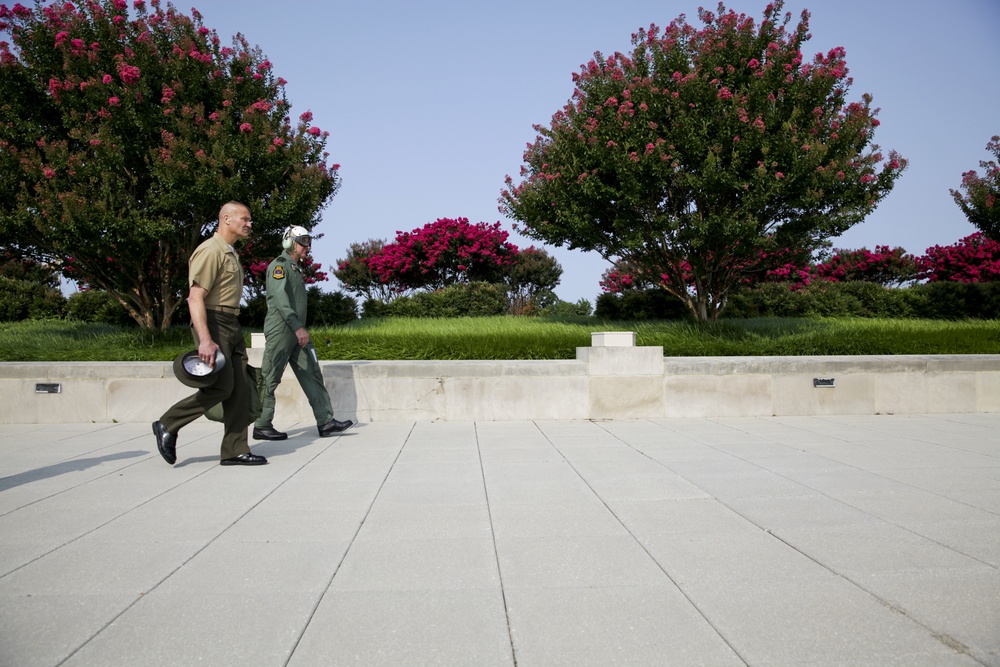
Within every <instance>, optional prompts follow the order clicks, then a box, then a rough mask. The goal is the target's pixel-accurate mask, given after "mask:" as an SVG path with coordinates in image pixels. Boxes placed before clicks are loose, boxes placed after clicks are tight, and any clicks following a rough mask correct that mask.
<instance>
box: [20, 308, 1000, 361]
mask: <svg viewBox="0 0 1000 667" xmlns="http://www.w3.org/2000/svg"><path fill="white" fill-rule="evenodd" d="M595 331H635V332H636V344H637V345H652V346H657V345H658V346H662V347H663V353H664V355H666V356H682V357H683V356H797V355H870V354H880V355H881V354H889V355H893V354H1000V321H997V320H965V321H959V322H952V321H941V320H913V319H900V320H891V319H862V318H794V319H793V318H787V319H778V318H775V319H768V318H759V319H747V320H724V321H722V322H720V323H718V324H715V325H698V324H694V323H691V322H683V321H656V322H649V321H643V322H621V321H615V322H605V321H602V320H598V319H595V318H574V319H548V318H522V317H475V318H471V317H470V318H447V319H423V318H421V319H406V318H387V319H365V320H357V321H355V322H353V323H351V324H348V325H345V326H341V327H329V328H314V329H312V330H311V331H310V333H311V335H312V338H313V342H314V344H315V345H316V350H317V352H318V354H319V357H320V358H321V359H325V360H336V359H341V360H391V359H442V360H454V359H486V360H489V359H498V360H499V359H572V358H574V357H575V356H576V348H577V347H587V346H589V345H590V340H591V336H590V335H591V333H592V332H595ZM193 347H194V344H193V342H192V339H191V333H190V330H189V329H188V328H187V327H183V326H178V327H173V328H171V329H170V330H169V331H166V332H143V331H140V330H138V329H133V328H120V327H114V326H110V325H95V324H83V323H79V322H67V321H62V320H54V321H28V322H16V323H5V324H0V360H2V361H168V360H170V359H173V358H174V356H176V355H177V354H178V353H180V352H183V351H186V350H190V349H192V348H193Z"/></svg>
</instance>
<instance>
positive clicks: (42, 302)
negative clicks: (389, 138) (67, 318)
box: [0, 276, 66, 322]
mask: <svg viewBox="0 0 1000 667" xmlns="http://www.w3.org/2000/svg"><path fill="white" fill-rule="evenodd" d="M65 311H66V297H64V296H63V295H62V292H60V291H59V290H58V289H55V288H54V287H49V286H47V285H43V284H42V283H38V282H34V281H29V280H18V279H16V278H7V277H5V276H0V322H20V321H21V320H45V319H51V318H61V317H63V315H64V314H65Z"/></svg>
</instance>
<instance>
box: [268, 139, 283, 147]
mask: <svg viewBox="0 0 1000 667" xmlns="http://www.w3.org/2000/svg"><path fill="white" fill-rule="evenodd" d="M271 143H272V144H274V145H275V146H284V145H285V140H284V139H282V138H281V137H275V138H274V141H272V142H271Z"/></svg>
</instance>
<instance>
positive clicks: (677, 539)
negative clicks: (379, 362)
mask: <svg viewBox="0 0 1000 667" xmlns="http://www.w3.org/2000/svg"><path fill="white" fill-rule="evenodd" d="M276 426H277V427H278V428H279V429H281V430H287V431H288V432H289V439H288V440H286V441H282V442H251V444H252V446H253V449H254V451H256V452H258V453H262V454H264V455H265V456H268V457H269V458H270V461H271V463H270V465H268V466H261V467H257V468H224V467H220V466H219V465H218V445H219V441H220V439H221V425H218V424H215V423H209V422H204V423H202V422H201V421H198V422H195V423H194V424H191V425H190V426H189V427H187V428H185V429H184V430H183V431H182V433H181V439H180V442H181V448H180V450H179V454H180V456H179V459H180V460H179V461H178V464H177V465H175V466H168V465H166V464H165V463H164V462H163V461H162V459H161V458H160V457H159V455H158V454H157V452H156V450H155V442H154V440H153V437H152V434H151V433H150V432H149V425H148V424H100V425H95V424H78V425H73V424H41V425H19V424H11V425H0V664H5V665H6V664H11V665H18V666H20V665H43V666H49V665H62V664H65V665H108V664H171V665H174V664H213V665H246V664H254V665H314V664H330V665H341V664H344V665H346V664H351V665H393V666H395V665H401V664H408V665H409V664H414V665H417V664H444V665H477V666H478V665H504V666H509V665H514V664H517V665H518V666H519V667H525V666H534V665H540V666H542V667H547V666H549V665H557V664H572V665H575V666H576V665H582V666H584V667H586V666H589V665H601V666H604V665H615V664H622V665H647V664H648V665H664V664H667V665H669V664H677V665H729V664H733V665H754V666H758V665H759V666H767V667H773V666H779V665H780V666H784V665H788V666H789V667H791V666H793V665H794V666H799V665H810V666H820V667H822V666H826V665H830V666H833V665H844V664H863V665H868V664H872V665H907V666H909V665H972V666H975V665H980V666H982V665H994V666H1000V574H998V573H1000V562H998V561H1000V556H998V554H1000V510H998V505H1000V503H998V496H1000V436H998V435H997V434H998V433H1000V414H992V415H991V414H970V415H963V414H948V415H916V416H908V415H883V416H872V415H865V416H857V417H855V416H840V415H830V416H822V417H776V418H767V417H753V418H746V417H739V418H705V419H655V420H649V419H641V420H617V421H514V422H440V423H431V422H387V423H380V422H373V423H366V424H361V425H357V426H356V427H355V428H352V429H350V430H349V431H347V432H345V433H344V434H342V435H340V436H337V437H334V438H319V437H318V434H317V433H316V430H315V427H314V426H313V425H312V424H311V423H308V422H306V423H302V422H285V423H276Z"/></svg>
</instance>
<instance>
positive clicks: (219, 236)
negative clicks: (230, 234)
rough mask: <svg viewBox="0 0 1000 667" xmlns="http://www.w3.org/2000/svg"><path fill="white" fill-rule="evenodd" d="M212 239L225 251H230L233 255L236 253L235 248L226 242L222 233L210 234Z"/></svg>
mask: <svg viewBox="0 0 1000 667" xmlns="http://www.w3.org/2000/svg"><path fill="white" fill-rule="evenodd" d="M212 240H213V241H215V243H216V244H217V245H218V246H219V247H220V248H222V249H223V250H225V251H226V252H231V253H233V254H234V255H235V254H236V248H234V247H233V246H232V245H230V244H228V243H226V239H224V238H222V234H220V233H219V232H215V233H214V234H212Z"/></svg>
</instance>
